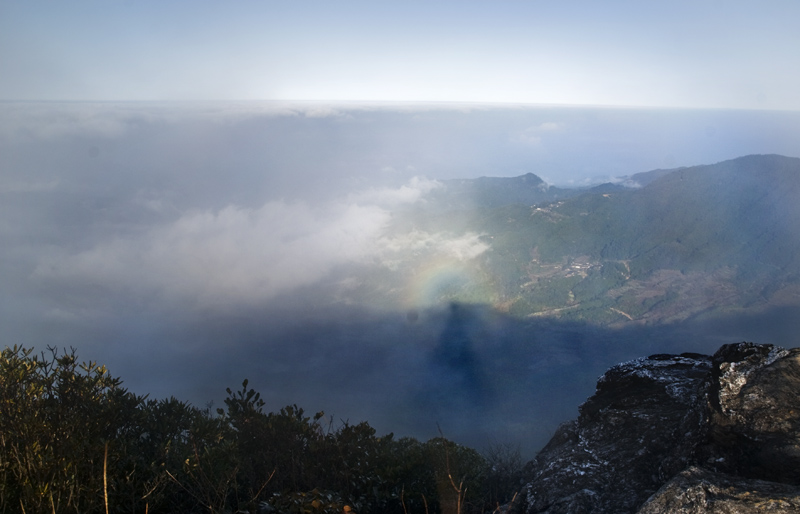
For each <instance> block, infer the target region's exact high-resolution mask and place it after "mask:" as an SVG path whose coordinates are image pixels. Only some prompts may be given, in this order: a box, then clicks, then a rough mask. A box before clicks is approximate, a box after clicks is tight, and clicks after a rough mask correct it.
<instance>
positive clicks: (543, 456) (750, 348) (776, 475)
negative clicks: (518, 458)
mask: <svg viewBox="0 0 800 514" xmlns="http://www.w3.org/2000/svg"><path fill="white" fill-rule="evenodd" d="M799 386H800V350H785V349H783V348H778V347H774V346H772V345H756V344H752V343H739V344H733V345H725V346H723V347H722V348H720V350H719V351H717V353H716V354H714V355H713V356H706V355H699V354H682V355H652V356H650V357H647V358H643V359H638V360H635V361H630V362H626V363H622V364H619V365H616V366H614V367H612V368H611V369H609V370H608V371H607V372H606V373H605V374H604V375H603V376H602V377H601V378H600V380H599V381H598V384H597V391H596V393H595V394H594V395H593V396H592V397H591V398H589V400H587V401H586V403H584V404H583V405H582V406H581V407H580V410H579V416H578V419H577V420H574V421H571V422H569V423H565V424H564V425H562V426H561V427H560V428H559V429H558V430H557V432H556V434H555V435H554V436H553V438H552V439H551V441H550V442H549V443H548V444H547V446H545V448H544V449H543V450H542V451H541V452H540V453H539V454H538V455H537V456H536V458H535V459H534V460H533V461H531V462H530V463H528V465H527V466H526V476H527V477H528V478H527V484H526V486H525V489H524V491H523V493H524V494H523V504H522V505H521V507H522V510H523V511H524V512H528V513H550V514H555V513H580V512H592V513H603V512H607V513H615V514H616V513H625V512H629V513H635V512H648V513H654V512H728V511H724V510H722V511H721V510H686V511H682V510H674V511H673V510H663V509H666V508H667V507H663V506H664V505H667V503H665V502H666V501H667V500H668V499H669V497H670V495H671V494H673V493H675V494H677V492H676V491H679V490H680V491H685V494H684V496H685V497H687V498H688V497H695V496H697V497H698V498H700V496H698V495H700V492H701V491H706V493H703V494H707V495H708V498H709V499H708V500H707V501H706V500H704V502H705V503H703V502H701V501H699V500H698V502H696V504H694V503H693V504H692V506H691V508H693V509H697V508H700V507H697V505H700V504H701V503H702V504H703V505H709V506H712V507H713V505H716V504H717V503H719V501H717V500H716V499H715V498H716V496H715V495H724V494H725V493H724V491H729V490H730V491H733V490H736V491H741V494H742V498H743V499H744V498H751V499H752V498H756V497H758V498H761V497H762V496H763V498H764V499H763V501H762V500H758V501H756V500H753V502H755V503H752V502H751V503H752V505H762V506H763V505H767V503H764V502H772V503H769V505H772V506H775V505H779V503H775V502H778V501H783V502H785V503H786V505H793V504H792V503H791V502H792V501H796V499H795V497H794V496H793V495H794V494H795V493H794V492H792V491H794V490H795V489H794V488H793V487H792V486H796V485H800V439H799V438H798V436H799V435H800V418H798V416H799V415H800V400H799V399H798V396H797V393H796V392H797V391H800V388H798V387H799ZM693 477H694V478H693ZM695 479H696V480H695ZM692 480H695V482H692ZM703 484H711V485H709V487H710V488H706V489H703V487H704V486H703ZM746 484H751V485H746ZM765 484H766V485H765ZM769 484H773V485H774V486H773V485H769ZM768 485H769V486H768ZM695 486H697V487H700V489H697V488H696V487H695ZM748 487H750V489H748ZM754 487H757V488H761V489H753V488H754ZM736 488H739V489H736ZM748 491H749V493H748V494H744V493H745V492H748ZM775 491H779V492H775ZM780 491H783V492H780ZM692 495H694V496H692ZM759 495H761V496H759ZM720 497H721V496H720ZM726 498H728V497H726ZM734 498H735V497H733V496H732V497H730V498H728V499H727V500H725V501H726V502H728V503H726V504H725V505H728V506H730V505H733V504H735V503H736V500H735V499H734ZM675 501H678V500H675ZM743 501H744V500H743ZM748 501H749V500H748ZM759 502H761V503H759ZM729 504H730V505H729ZM669 505H670V507H669V508H673V507H674V505H673V504H669ZM720 505H722V504H721V503H720ZM748 505H749V504H748ZM752 505H751V507H752ZM712 507H709V508H712ZM745 507H746V506H745V504H743V507H742V508H745ZM660 508H661V509H662V510H658V509H660ZM713 508H716V507H713ZM725 508H728V507H725ZM747 508H750V507H747ZM754 508H755V507H754ZM758 508H760V507H758ZM640 509H642V510H641V511H640ZM644 509H650V510H644ZM730 512H739V511H735V510H730ZM741 512H756V511H753V510H741Z"/></svg>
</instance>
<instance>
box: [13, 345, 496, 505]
mask: <svg viewBox="0 0 800 514" xmlns="http://www.w3.org/2000/svg"><path fill="white" fill-rule="evenodd" d="M225 407H226V408H225V409H217V411H216V413H215V414H212V413H210V412H209V411H208V410H207V409H206V410H201V409H197V408H195V407H193V406H191V405H189V404H186V403H184V402H181V401H179V400H176V399H175V398H169V399H166V400H149V399H147V398H143V397H138V396H136V395H133V394H131V393H129V392H127V391H126V390H125V389H124V388H123V387H122V386H121V381H120V379H118V378H113V377H111V376H110V375H109V374H108V372H107V370H106V369H105V367H103V366H98V365H97V364H96V363H93V362H89V363H78V360H77V358H76V356H75V351H74V350H73V351H71V352H69V353H63V354H59V353H58V352H57V350H55V349H49V353H47V354H42V355H34V354H33V351H32V350H30V349H25V348H20V347H13V348H6V349H5V350H3V352H2V354H0V512H20V511H24V512H25V513H26V514H27V513H44V512H47V513H53V512H56V513H61V512H79V513H102V512H106V509H108V512H123V513H124V512H131V513H133V512H153V513H158V512H187V513H192V512H209V513H227V512H244V511H248V512H255V511H257V510H259V509H260V510H265V509H267V510H268V509H272V511H273V512H285V513H333V512H337V513H341V512H358V513H369V512H374V513H386V514H401V513H402V514H408V513H426V514H427V513H432V514H433V513H439V512H441V513H448V512H459V513H469V512H483V511H484V510H485V509H487V508H489V507H490V506H491V505H493V504H496V503H500V502H502V501H504V499H505V498H506V496H508V494H507V493H508V487H507V486H508V483H507V475H508V472H507V471H505V470H504V471H502V472H498V469H499V468H498V467H497V465H496V462H495V464H492V465H491V466H490V461H487V460H486V459H485V458H483V457H482V456H480V455H479V454H478V453H477V452H475V451H474V450H471V449H469V448H465V447H463V446H460V445H457V444H455V443H453V442H451V441H448V440H447V439H444V438H441V437H440V438H436V439H432V440H430V441H428V442H427V443H421V442H419V441H417V440H415V439H411V438H401V439H397V440H396V439H394V437H393V435H392V434H388V435H385V436H377V435H376V432H375V429H374V428H372V427H371V426H370V425H369V424H368V423H366V422H362V423H358V424H350V423H347V422H343V423H341V424H340V425H339V426H338V427H336V428H334V427H333V423H332V422H330V423H329V424H328V425H327V427H324V426H323V424H322V419H323V417H324V414H323V413H322V412H319V413H317V414H315V415H314V416H307V415H306V414H305V412H304V411H303V409H301V408H299V407H297V406H296V405H292V406H287V407H284V408H283V409H281V410H280V411H279V412H277V413H275V412H270V413H265V412H264V411H263V408H264V402H263V400H261V398H260V395H259V393H257V392H256V391H255V390H253V389H249V388H248V382H247V381H246V380H245V381H244V382H243V384H242V389H241V390H239V391H236V392H233V391H231V390H228V398H227V399H226V400H225ZM496 460H497V459H495V461H496ZM504 477H505V478H504ZM503 480H506V482H503ZM500 483H505V484H506V486H501V485H498V484H500ZM504 487H505V488H504ZM106 504H107V507H106Z"/></svg>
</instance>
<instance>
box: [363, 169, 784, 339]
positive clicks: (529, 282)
mask: <svg viewBox="0 0 800 514" xmlns="http://www.w3.org/2000/svg"><path fill="white" fill-rule="evenodd" d="M634 177H638V180H640V181H641V182H643V183H645V185H643V186H642V187H637V188H630V187H624V186H619V185H613V184H605V185H602V186H599V187H596V188H593V189H584V190H564V189H556V188H547V187H546V185H545V184H544V182H543V181H542V180H541V179H539V178H538V177H536V176H535V175H533V174H528V175H523V176H521V177H515V178H509V179H502V178H481V179H476V180H472V181H451V182H445V183H444V187H442V188H440V190H437V191H436V192H435V194H434V195H432V196H431V197H430V198H428V199H427V201H426V202H424V203H422V204H420V205H419V206H417V207H416V208H415V209H414V210H409V211H408V212H405V213H401V214H399V215H398V216H396V217H395V219H394V221H393V224H392V227H391V233H392V234H393V237H395V238H397V240H398V241H401V240H404V239H403V237H406V239H405V240H408V237H409V234H416V235H419V234H425V235H427V236H429V237H428V240H427V241H428V243H426V244H425V245H418V247H417V248H416V249H415V250H413V251H409V252H407V253H406V254H404V255H403V258H402V259H397V261H398V262H400V261H401V260H402V262H403V265H402V266H398V267H395V268H393V269H380V268H374V267H369V266H367V267H365V269H362V270H360V271H356V272H354V273H356V274H359V273H365V272H366V273H369V274H371V275H372V276H373V277H377V276H380V278H381V280H380V281H377V280H367V281H362V283H364V284H365V285H364V287H362V288H360V289H357V290H352V291H350V293H351V294H355V295H356V296H358V295H361V297H360V300H362V301H363V300H365V299H368V302H369V303H371V304H374V303H375V302H379V303H380V302H396V301H397V299H399V298H406V297H408V296H409V291H408V286H409V284H414V283H415V281H416V280H417V278H418V277H419V275H420V273H421V272H422V271H421V270H423V269H424V268H425V267H426V266H428V265H429V263H430V262H432V261H434V260H436V261H437V262H438V261H441V260H447V259H448V258H449V261H448V263H447V264H446V265H443V266H444V267H448V268H450V269H456V268H457V269H458V270H459V272H458V273H456V274H454V275H453V276H452V277H451V280H449V281H448V280H444V281H443V282H441V284H440V287H439V288H438V289H436V290H434V291H432V292H431V293H430V295H429V296H430V298H431V300H430V301H432V302H438V303H440V304H446V303H447V302H462V303H480V304H487V305H490V306H492V307H493V308H495V309H497V310H499V311H502V312H506V313H509V314H511V315H514V316H518V317H542V316H544V317H550V318H558V319H563V320H569V321H580V322H591V323H597V324H602V325H610V326H621V325H624V324H628V323H631V322H634V323H665V322H674V321H681V320H686V319H690V318H693V317H696V316H714V315H717V314H724V313H728V312H739V311H744V310H758V309H761V310H763V309H766V308H771V307H775V306H781V305H796V304H797V300H798V298H800V232H798V227H800V202H797V201H796V198H800V159H797V158H791V157H783V156H778V155H751V156H746V157H741V158H738V159H733V160H730V161H724V162H721V163H717V164H713V165H704V166H694V167H687V168H679V169H676V170H656V171H652V172H649V173H646V174H644V175H635V176H634ZM642 177H646V180H645V179H643V178H642ZM434 235H439V238H440V239H441V238H442V237H444V236H442V235H446V236H447V237H449V238H451V239H453V238H462V239H461V241H462V243H463V242H464V241H471V242H472V248H477V250H476V251H475V252H473V253H474V255H467V256H465V255H464V252H462V254H460V255H456V256H452V255H451V256H450V257H447V256H443V255H439V254H437V255H434V254H435V250H436V249H435V248H434V245H433V243H432V242H431V241H433V240H434V239H436V238H434ZM470 237H471V238H472V239H468V238H470ZM465 238H467V239H465ZM465 244H466V243H465ZM409 246H410V245H409ZM478 250H480V251H478ZM451 253H452V252H451ZM370 283H376V284H377V283H380V284H382V285H381V287H382V290H380V291H379V290H377V289H376V288H373V289H371V286H370ZM385 284H389V286H384V285H385Z"/></svg>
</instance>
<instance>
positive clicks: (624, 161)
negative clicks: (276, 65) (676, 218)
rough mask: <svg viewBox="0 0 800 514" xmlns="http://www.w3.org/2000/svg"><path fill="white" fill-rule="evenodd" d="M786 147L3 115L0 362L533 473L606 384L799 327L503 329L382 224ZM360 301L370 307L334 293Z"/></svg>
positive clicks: (234, 118) (480, 302)
mask: <svg viewBox="0 0 800 514" xmlns="http://www.w3.org/2000/svg"><path fill="white" fill-rule="evenodd" d="M798 137H800V113H797V112H768V111H724V110H718V111H703V110H656V109H611V108H595V109H593V108H585V107H581V108H578V107H531V106H524V107H514V106H505V107H490V106H484V105H355V104H351V105H325V104H281V103H256V102H252V103H205V104H180V103H162V104H155V103H154V104H149V103H105V104H103V103H100V104H95V103H65V104H54V103H38V104H37V103H3V104H0V156H2V157H0V283H2V288H0V324H2V326H3V327H4V330H3V343H4V344H6V345H13V344H19V345H25V346H29V347H30V346H33V347H35V348H37V349H39V350H43V349H45V348H46V346H48V345H51V346H58V347H67V348H69V347H74V348H76V349H77V350H78V354H79V356H80V357H81V358H83V359H87V360H95V361H99V362H101V363H103V364H106V365H107V366H108V367H109V369H110V371H111V373H112V374H113V375H115V376H119V377H121V378H122V379H123V381H124V384H125V385H126V386H127V387H128V388H129V389H131V390H132V391H134V392H136V393H139V394H150V395H151V397H155V398H162V397H167V396H171V395H174V396H176V397H178V398H180V399H184V400H187V401H191V402H192V403H194V404H195V405H198V406H203V405H206V404H210V403H212V402H213V403H214V404H215V405H219V404H220V403H221V401H222V398H223V397H224V391H225V388H226V387H231V388H234V389H235V388H236V387H237V386H238V385H239V384H240V383H241V382H242V380H244V379H245V378H247V379H249V381H250V384H251V386H252V387H254V388H256V389H257V390H259V391H260V392H261V393H262V398H264V400H265V401H266V402H267V408H268V409H271V410H277V409H280V408H281V407H283V406H285V405H288V404H293V403H296V404H298V405H300V406H301V407H304V408H306V409H307V410H313V411H314V412H316V411H319V410H324V411H325V412H326V414H327V415H329V416H333V417H334V418H336V419H345V420H350V421H351V422H358V421H362V420H366V421H369V422H370V423H371V424H373V426H375V427H376V428H377V429H378V430H379V431H381V432H390V431H391V432H395V433H396V434H399V435H413V436H416V437H420V438H428V437H433V436H436V435H437V434H438V430H439V427H441V429H442V430H443V432H444V433H445V435H446V436H448V437H451V438H453V439H456V440H458V441H459V442H464V443H466V444H470V445H473V446H476V447H485V446H486V445H487V444H492V443H495V442H508V441H511V442H515V443H519V444H521V446H522V447H523V448H524V449H525V451H526V452H527V453H528V454H530V453H531V452H533V451H535V450H536V449H538V448H539V447H540V446H541V445H542V444H544V443H545V442H546V440H547V438H548V437H549V435H550V434H552V432H553V431H554V430H555V429H556V427H557V426H558V424H559V423H561V422H562V421H565V420H567V419H569V418H571V417H574V415H575V414H576V412H577V406H578V405H579V403H580V402H581V401H582V400H583V399H584V398H585V397H586V396H588V395H589V394H591V393H592V391H593V388H594V383H595V381H596V379H597V377H598V376H599V375H600V374H601V373H602V372H603V371H604V370H605V368H607V367H608V366H610V365H612V364H614V363H616V362H618V361H620V360H626V359H630V358H635V357H639V356H643V355H647V354H649V353H664V352H683V351H695V352H709V351H713V350H714V349H716V347H717V346H719V344H723V343H727V342H735V341H738V340H743V339H752V340H756V341H757V342H769V343H775V344H783V345H785V346H792V334H793V333H796V330H797V328H800V327H797V323H798V322H796V321H795V322H793V323H794V324H792V322H791V321H790V320H792V319H794V320H797V319H800V317H798V316H796V312H795V311H794V310H792V309H789V310H783V311H780V312H778V311H771V312H768V313H763V315H761V316H760V317H757V318H754V319H752V320H749V321H748V322H747V323H745V322H744V321H743V318H741V317H738V318H735V319H734V318H731V319H728V318H719V319H714V320H703V321H700V320H695V321H693V320H688V321H686V322H682V323H679V324H672V325H662V326H635V327H634V326H631V327H623V328H614V329H611V328H603V327H596V326H591V325H588V324H575V323H571V324H567V323H560V322H557V321H553V320H547V319H538V318H537V319H534V320H532V319H517V318H514V317H513V316H510V315H508V314H502V313H500V312H498V311H497V310H495V309H493V307H492V302H493V298H494V297H493V294H494V293H493V291H480V292H478V293H476V294H477V296H476V297H475V298H473V299H472V300H471V301H469V302H465V303H463V304H462V303H452V302H441V301H439V300H438V298H439V297H440V296H441V295H438V294H436V292H437V291H439V290H441V288H447V287H449V286H450V284H452V283H454V281H455V282H457V281H469V280H471V277H470V276H469V274H468V272H467V271H465V270H466V267H465V266H463V264H464V263H468V262H470V261H471V260H472V259H475V258H476V257H478V256H480V255H482V254H483V253H484V252H487V251H489V249H490V246H491V243H490V242H488V241H486V240H485V239H484V238H482V234H480V233H478V232H475V231H470V230H465V231H460V232H459V231H428V230H425V229H424V228H417V229H415V230H411V231H406V232H398V231H394V230H392V223H393V221H394V220H396V219H397V218H398V216H399V213H402V212H403V210H404V209H408V208H409V207H411V206H418V205H424V204H425V202H426V201H428V199H429V198H430V195H431V192H434V191H436V190H437V189H438V188H440V187H442V183H443V181H446V180H450V179H458V178H476V177H480V176H489V177H499V176H517V175H522V174H525V173H534V174H536V175H538V176H540V177H542V178H543V179H545V181H546V182H547V183H548V184H550V185H554V186H561V187H565V186H573V187H578V186H588V185H593V184H599V183H602V182H608V181H619V180H621V179H622V178H623V177H628V176H631V175H633V174H635V173H639V172H644V171H649V170H653V169H657V168H675V167H679V166H688V165H694V164H704V163H713V162H717V161H720V160H724V159H730V158H733V157H737V156H740V155H745V154H751V153H778V154H784V155H795V154H796V151H797V149H796V141H797V140H798V139H797V138H798ZM409 255H413V256H414V259H415V260H414V262H423V263H424V264H425V266H420V268H419V269H416V268H415V269H408V267H409V266H410V264H409V260H408V256H409ZM365 269H374V270H380V271H381V273H375V274H372V275H370V274H366V275H365V274H364V273H362V271H363V270H365ZM398 270H400V271H402V272H403V273H402V274H400V273H399V271H398ZM407 276H413V277H416V278H417V279H418V280H419V283H418V284H417V283H405V282H404V281H405V278H404V277H407ZM384 277H396V278H395V279H394V280H395V282H392V281H391V280H390V281H388V282H385V283H384V282H380V283H378V282H377V281H379V280H383V278H384ZM401 282H403V283H401ZM365 287H368V288H369V289H370V290H371V291H374V292H373V293H371V294H373V296H372V297H371V298H372V301H369V302H363V298H364V295H350V294H348V291H354V290H359V291H360V290H363V289H364V288H365ZM359 299H362V300H359Z"/></svg>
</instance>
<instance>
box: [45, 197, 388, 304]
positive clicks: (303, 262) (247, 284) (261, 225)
mask: <svg viewBox="0 0 800 514" xmlns="http://www.w3.org/2000/svg"><path fill="white" fill-rule="evenodd" d="M388 218H389V213H388V212H387V211H385V210H383V209H381V208H379V207H376V206H359V205H344V206H338V207H335V208H332V209H330V210H326V211H322V210H315V209H314V208H313V207H311V206H310V205H308V204H305V203H292V204H289V203H285V202H269V203H266V204H264V205H263V206H262V207H261V208H259V209H246V208H240V207H236V206H229V207H226V208H224V209H222V210H220V211H216V212H214V211H209V210H204V211H195V212H191V213H187V214H184V215H183V216H181V217H180V218H179V219H177V220H176V221H175V222H173V223H169V224H167V225H165V226H159V227H155V228H152V229H150V230H149V231H147V232H145V233H143V234H141V235H138V236H129V237H118V238H116V239H114V240H112V241H108V242H104V243H100V244H98V245H96V246H95V247H93V248H91V249H89V250H87V251H83V252H80V253H78V254H75V255H57V256H51V257H49V258H47V259H45V260H44V261H43V262H41V263H40V264H39V266H38V267H37V268H36V271H35V273H34V277H35V278H37V279H39V280H44V281H59V282H68V283H84V284H86V283H91V284H96V285H98V286H99V287H101V288H103V289H109V290H112V291H116V292H135V293H137V294H138V295H156V296H158V297H167V298H170V299H181V300H184V301H186V300H188V301H190V302H192V303H195V304H197V305H200V306H213V305H225V304H230V303H233V304H240V303H243V302H244V303H252V302H254V301H258V300H263V299H268V298H272V297H275V296H276V295H279V294H281V293H282V292H285V291H287V290H290V289H293V288H297V287H300V286H305V285H309V284H312V283H314V282H315V281H317V280H319V279H321V278H322V277H324V276H325V275H326V274H327V273H329V272H330V271H331V270H332V269H333V268H334V267H335V266H337V265H339V264H343V263H345V262H350V261H358V260H361V259H364V258H365V257H366V256H368V255H372V254H374V244H375V241H376V239H377V236H378V234H379V233H380V230H381V228H382V227H383V226H384V225H385V224H386V222H387V220H388Z"/></svg>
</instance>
